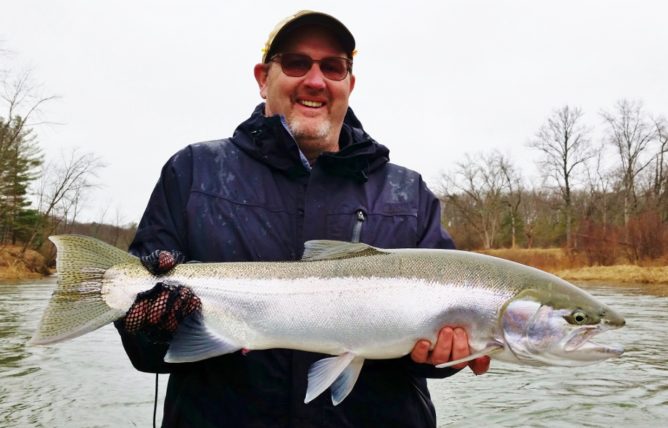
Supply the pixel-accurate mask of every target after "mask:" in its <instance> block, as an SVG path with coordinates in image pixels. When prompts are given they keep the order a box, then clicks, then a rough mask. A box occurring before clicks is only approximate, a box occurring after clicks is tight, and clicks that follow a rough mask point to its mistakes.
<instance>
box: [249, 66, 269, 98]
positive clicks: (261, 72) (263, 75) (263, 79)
mask: <svg viewBox="0 0 668 428" xmlns="http://www.w3.org/2000/svg"><path fill="white" fill-rule="evenodd" d="M253 73H254V74H255V81H256V82H257V86H258V87H259V88H260V96H261V97H262V99H266V98H267V76H268V74H269V65H267V64H255V68H254V69H253Z"/></svg>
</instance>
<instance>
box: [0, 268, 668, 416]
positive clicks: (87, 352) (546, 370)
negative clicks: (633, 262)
mask: <svg viewBox="0 0 668 428" xmlns="http://www.w3.org/2000/svg"><path fill="white" fill-rule="evenodd" d="M54 286H55V281H54V280H52V279H50V280H45V281H40V282H27V283H22V284H9V285H8V284H0V426H2V427H68V428H69V427H131V426H140V427H146V426H151V423H152V416H153V397H154V388H155V376H154V375H151V374H145V373H140V372H137V371H135V370H134V369H133V368H132V366H131V365H130V363H129V362H128V360H127V357H126V356H125V353H124V351H123V348H122V345H121V343H120V339H119V338H118V336H117V334H116V332H115V331H114V328H113V327H112V326H106V327H104V328H102V329H100V330H98V331H96V332H93V333H90V334H88V335H85V336H82V337H79V338H77V339H75V340H72V341H69V342H65V343H61V344H57V345H54V346H50V347H27V346H26V342H27V341H28V339H29V338H30V336H31V334H32V332H33V331H34V330H35V328H36V325H37V322H38V319H39V316H40V314H41V312H42V310H43V308H44V307H45V306H46V302H47V300H48V298H49V296H50V294H51V291H52V290H53V288H54ZM583 287H585V288H587V289H588V290H589V291H590V292H591V293H592V294H594V295H595V296H598V297H599V298H600V299H601V300H602V301H604V302H606V303H607V304H609V305H610V306H612V307H613V308H615V309H617V310H618V311H619V312H621V313H622V314H624V316H625V317H626V320H627V326H626V327H624V328H623V329H620V330H616V331H612V332H607V333H605V334H604V335H603V336H601V339H600V341H601V342H606V343H621V344H622V345H624V347H625V349H626V353H625V354H624V355H623V356H622V357H621V358H619V359H616V360H609V361H606V362H603V363H600V364H597V365H593V366H588V367H578V368H559V367H524V366H516V365H511V364H504V363H499V362H497V361H493V362H492V367H491V369H490V371H489V372H488V373H487V374H485V375H483V376H478V377H476V376H474V375H473V374H472V373H471V372H470V371H468V370H466V371H463V372H462V373H459V374H457V375H456V376H453V377H451V378H448V379H445V380H432V381H430V389H431V391H432V395H433V399H434V403H435V405H436V410H437V414H438V422H439V426H450V425H452V426H454V425H456V426H458V427H461V426H471V427H473V426H476V427H477V426H501V427H515V426H541V427H568V426H572V427H609V426H627V427H637V426H658V425H664V426H665V425H666V424H668V361H667V358H668V357H667V353H668V352H667V350H668V349H667V348H668V297H665V295H664V296H655V295H651V294H647V293H645V292H644V289H643V287H642V286H614V287H612V286H605V285H594V286H592V285H586V286H583ZM166 380H167V378H166V376H160V380H159V391H160V392H159V404H158V423H159V421H160V418H161V416H160V415H161V414H162V402H161V399H162V397H164V392H165V388H166Z"/></svg>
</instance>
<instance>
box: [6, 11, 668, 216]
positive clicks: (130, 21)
mask: <svg viewBox="0 0 668 428" xmlns="http://www.w3.org/2000/svg"><path fill="white" fill-rule="evenodd" d="M299 9H316V10H320V11H323V12H327V13H331V14H333V15H334V16H336V17H338V18H339V19H340V20H341V21H343V22H344V23H345V24H346V25H347V26H348V28H349V29H350V30H351V31H352V33H353V34H354V36H355V38H356V40H357V47H358V51H359V54H358V55H357V56H356V57H355V67H354V68H355V74H356V76H357V84H356V87H355V91H354V92H353V95H352V97H351V106H352V107H353V109H354V110H355V112H356V114H357V115H358V117H359V118H360V120H361V121H362V123H363V124H364V126H365V128H366V130H367V131H368V132H369V133H370V134H371V135H372V136H373V137H374V138H375V139H376V140H377V141H379V142H380V143H382V144H385V145H386V146H388V147H389V148H390V150H391V153H390V157H391V160H392V161H393V162H395V163H398V164H402V165H404V166H408V167H410V168H412V169H415V170H418V171H420V172H421V173H422V174H423V175H424V177H425V178H426V180H427V182H428V183H430V185H431V186H432V188H436V187H437V183H438V178H439V176H440V174H441V172H443V171H447V170H449V169H450V170H451V169H452V168H453V165H454V163H455V162H457V161H458V160H461V159H462V158H463V156H464V155H465V154H472V155H475V154H477V153H481V152H488V151H491V150H494V149H498V150H500V151H501V152H502V153H504V154H506V155H508V156H509V157H510V158H511V160H513V161H514V162H515V164H516V165H517V166H518V167H520V168H521V169H522V170H523V171H525V173H526V174H527V175H531V174H535V167H534V166H533V160H534V159H535V158H536V153H532V152H531V150H530V149H528V148H527V147H526V143H527V141H529V139H530V138H532V136H533V135H534V134H535V133H536V131H537V130H538V128H539V127H540V126H541V125H542V123H543V122H544V121H545V120H546V118H547V116H548V115H549V114H550V113H551V112H552V111H553V110H554V109H556V108H558V107H561V106H563V105H566V104H568V105H570V106H573V107H580V108H582V110H583V111H584V113H585V118H586V121H587V122H588V123H589V124H590V125H591V126H593V127H601V119H600V116H599V113H600V111H601V110H611V109H612V108H613V107H614V104H615V102H616V101H617V100H619V99H621V98H628V99H632V100H642V101H643V102H644V105H645V108H646V109H647V111H649V112H651V113H653V114H663V115H668V77H666V76H668V25H666V17H667V16H668V2H666V1H664V0H628V1H621V0H620V1H615V0H525V1H520V0H506V1H503V0H478V1H475V0H458V1H453V0H440V1H419V0H412V1H406V0H401V1H387V0H385V1H377V2H375V1H374V2H372V1H366V2H364V1H361V0H354V1H349V0H337V1H290V0H282V1H276V0H269V1H236V2H231V1H223V0H215V1H214V0H198V1H167V0H152V1H141V0H132V1H130V0H115V1H107V2H103V1H87V0H41V1H38V0H13V1H9V0H6V1H3V4H2V7H1V8H0V11H1V14H0V41H2V45H1V46H0V47H2V48H3V49H4V50H9V51H11V52H12V53H13V54H12V55H11V57H7V56H4V57H2V59H0V61H3V64H1V65H0V69H7V68H10V69H11V70H16V71H20V70H23V69H26V68H30V69H32V75H33V79H34V81H35V82H36V83H39V84H40V85H41V91H42V93H43V94H44V95H58V96H60V98H59V99H58V100H56V101H53V102H51V103H49V104H48V105H47V106H46V107H45V108H44V109H43V115H44V117H45V118H46V119H48V120H49V121H52V122H58V123H59V125H51V126H42V127H40V128H39V129H38V134H39V141H40V144H41V146H42V147H43V148H44V149H45V151H46V154H47V155H48V156H49V157H50V158H53V157H56V156H57V155H58V153H59V152H60V151H61V150H63V149H69V148H72V147H79V148H80V149H82V150H85V151H90V152H94V153H95V154H97V155H98V156H100V157H101V158H102V159H103V160H104V161H105V162H106V163H107V165H108V166H107V167H106V168H104V169H103V170H101V171H100V175H99V182H100V183H101V184H102V187H101V188H100V190H98V191H96V192H95V193H94V194H92V195H91V196H90V198H89V201H88V203H87V207H86V210H85V211H84V214H83V216H82V219H85V220H91V221H99V220H101V219H102V220H105V221H107V222H116V221H117V220H118V219H120V220H121V222H122V223H127V222H136V221H139V219H140V217H141V214H142V212H143V210H144V207H145V205H146V202H147V200H148V197H149V194H150V192H151V190H152V188H153V186H154V185H155V182H156V180H157V178H158V175H159V173H160V169H161V167H162V165H163V164H164V163H165V161H166V160H167V159H168V158H169V157H170V156H171V155H172V154H173V153H174V152H176V151H177V150H179V149H181V148H182V147H184V146H185V145H187V144H190V143H193V142H197V141H204V140H211V139H218V138H224V137H228V136H230V135H231V134H232V132H233V131H234V129H235V128H236V126H237V125H238V124H239V123H240V122H241V121H243V120H244V119H246V118H247V117H248V116H249V115H250V113H251V111H252V110H253V108H254V107H255V105H256V104H257V103H259V102H260V97H259V94H258V90H257V86H256V83H255V80H254V78H253V66H254V65H255V63H257V62H259V60H260V55H261V51H260V49H261V48H262V46H263V44H264V42H265V40H266V38H267V35H268V33H269V32H270V30H271V29H272V28H273V27H274V25H275V24H276V23H277V22H278V21H279V20H281V19H282V18H284V17H285V16H287V15H289V14H291V13H293V12H295V11H297V10H299ZM103 213H106V214H104V218H102V216H103Z"/></svg>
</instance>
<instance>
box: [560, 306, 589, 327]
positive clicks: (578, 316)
mask: <svg viewBox="0 0 668 428" xmlns="http://www.w3.org/2000/svg"><path fill="white" fill-rule="evenodd" d="M587 318H588V317H587V314H586V313H585V312H584V311H583V310H581V309H576V310H574V311H573V312H571V314H570V315H567V316H565V317H564V319H565V320H566V321H568V322H569V323H570V324H576V325H582V324H585V323H586V322H587Z"/></svg>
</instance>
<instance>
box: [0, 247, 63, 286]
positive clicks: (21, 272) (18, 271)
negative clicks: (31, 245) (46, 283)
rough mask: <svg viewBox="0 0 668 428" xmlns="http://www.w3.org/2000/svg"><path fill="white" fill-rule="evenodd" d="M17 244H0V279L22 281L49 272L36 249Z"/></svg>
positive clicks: (39, 276)
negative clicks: (25, 248) (23, 247)
mask: <svg viewBox="0 0 668 428" xmlns="http://www.w3.org/2000/svg"><path fill="white" fill-rule="evenodd" d="M22 250H23V249H22V248H21V247H20V246H17V245H3V246H0V281H2V282H10V281H22V280H27V279H37V278H43V277H45V276H48V275H50V274H51V271H50V270H49V268H48V266H47V264H46V261H45V259H44V256H42V255H41V254H40V253H38V252H37V251H33V250H26V251H25V252H23V251H22Z"/></svg>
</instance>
